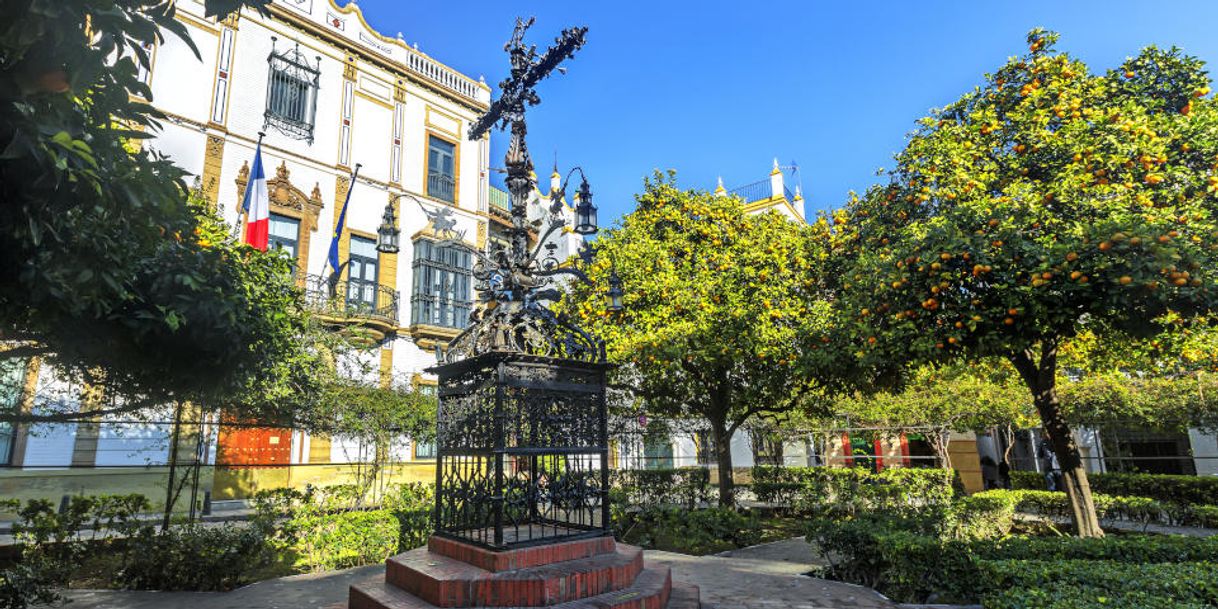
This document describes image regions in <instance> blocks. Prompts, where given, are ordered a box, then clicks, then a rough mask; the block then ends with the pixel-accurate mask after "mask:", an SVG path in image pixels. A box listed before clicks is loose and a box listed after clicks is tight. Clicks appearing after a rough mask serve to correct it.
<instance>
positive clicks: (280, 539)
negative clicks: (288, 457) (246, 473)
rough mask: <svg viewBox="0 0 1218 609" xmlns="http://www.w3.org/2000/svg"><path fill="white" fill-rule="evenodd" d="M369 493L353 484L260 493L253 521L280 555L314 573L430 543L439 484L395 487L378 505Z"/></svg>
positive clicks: (367, 561)
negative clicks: (435, 486) (432, 512)
mask: <svg viewBox="0 0 1218 609" xmlns="http://www.w3.org/2000/svg"><path fill="white" fill-rule="evenodd" d="M365 491H366V489H364V488H363V487H360V486H358V485H353V484H345V485H334V486H329V487H324V488H310V489H308V490H307V491H304V492H302V491H297V490H294V489H275V490H267V491H260V492H259V493H257V494H256V495H255V496H254V501H253V507H254V511H255V512H254V516H253V521H254V523H255V526H256V527H257V528H259V529H260V530H263V531H266V532H267V535H268V536H269V537H270V542H271V544H272V545H273V547H274V548H275V550H276V551H277V552H279V553H280V554H281V555H282V556H284V557H285V558H286V559H287V560H290V561H291V562H292V563H293V564H294V565H295V566H296V567H298V568H301V569H306V570H309V571H314V572H317V571H324V570H329V569H340V568H345V567H353V566H358V565H364V564H369V563H375V562H379V561H382V560H384V559H385V558H388V557H389V556H391V555H392V554H394V553H397V552H400V551H405V550H409V549H413V548H416V547H419V546H421V545H423V544H424V543H426V541H427V537H428V536H429V535H430V534H431V526H432V522H431V510H432V507H433V501H434V497H435V489H434V486H433V485H429V484H420V483H410V484H402V485H395V486H393V487H390V488H389V489H388V491H387V492H386V493H384V495H383V496H381V497H379V498H374V500H369V498H368V497H367V495H366V492H365Z"/></svg>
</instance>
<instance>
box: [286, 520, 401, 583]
mask: <svg viewBox="0 0 1218 609" xmlns="http://www.w3.org/2000/svg"><path fill="white" fill-rule="evenodd" d="M292 520H293V523H292V526H293V528H295V529H296V530H298V531H300V534H299V535H298V536H297V538H296V543H295V544H294V545H293V546H292V551H293V552H294V553H295V555H296V565H297V566H298V567H303V568H307V569H309V570H310V571H314V572H317V571H328V570H332V569H344V568H347V567H355V566H359V565H366V564H371V563H377V562H381V561H383V560H385V559H386V558H389V557H390V556H392V555H393V554H394V553H395V552H396V551H397V549H398V543H399V524H400V523H399V520H398V518H397V516H396V515H394V513H393V512H390V511H389V510H372V511H368V512H336V513H325V512H315V511H311V510H310V511H303V512H300V513H297V514H296V515H295V516H294V517H293V519H292Z"/></svg>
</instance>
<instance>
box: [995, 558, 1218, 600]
mask: <svg viewBox="0 0 1218 609" xmlns="http://www.w3.org/2000/svg"><path fill="white" fill-rule="evenodd" d="M980 564H981V572H982V581H985V582H987V583H988V584H989V585H990V586H991V589H992V590H995V591H998V590H1006V592H1001V593H1000V592H994V593H991V594H987V595H986V596H985V598H984V604H985V606H986V607H1004V608H1005V607H1010V608H1016V607H1020V608H1025V607H1075V606H1078V604H1077V603H1079V602H1086V599H1092V600H1091V601H1090V604H1091V606H1096V605H1097V601H1098V599H1101V598H1107V597H1116V598H1119V599H1122V603H1124V602H1131V603H1132V604H1119V605H1118V604H1113V603H1112V602H1111V600H1109V603H1108V604H1106V605H1105V606H1109V607H1111V606H1117V607H1145V606H1148V605H1146V604H1142V601H1151V600H1152V599H1160V600H1159V601H1154V602H1155V603H1156V604H1157V606H1161V607H1178V606H1181V605H1192V606H1202V607H1212V606H1214V605H1215V604H1218V565H1216V564H1214V563H1208V562H1189V563H1175V564H1172V563H1150V564H1139V563H1129V562H1116V561H1107V560H998V561H981V563H980ZM1032 590H1035V591H1037V593H1036V595H1035V597H1033V598H1036V599H1038V600H1034V601H1031V602H1029V600H1028V594H1026V593H1027V592H1028V591H1032ZM1020 591H1022V592H1025V594H1023V595H1021V594H1018V592H1020ZM1166 599H1170V600H1171V601H1172V604H1162V600H1166Z"/></svg>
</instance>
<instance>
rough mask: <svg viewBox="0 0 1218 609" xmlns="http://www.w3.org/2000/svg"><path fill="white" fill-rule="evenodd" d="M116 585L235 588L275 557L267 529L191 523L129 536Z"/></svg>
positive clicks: (146, 529)
mask: <svg viewBox="0 0 1218 609" xmlns="http://www.w3.org/2000/svg"><path fill="white" fill-rule="evenodd" d="M125 549H126V551H125V553H124V560H123V566H122V568H121V569H120V570H119V571H118V573H117V574H116V576H115V583H116V584H117V585H119V586H121V587H123V588H131V589H139V590H231V589H232V588H236V587H237V586H240V585H242V584H245V583H249V581H250V575H251V573H253V572H254V571H255V570H257V569H258V568H260V567H262V566H264V565H266V564H268V563H269V562H270V561H271V559H272V552H271V548H270V546H269V545H268V544H267V543H266V539H265V531H263V530H261V529H259V528H257V527H250V526H242V525H227V524H226V525H222V526H204V525H201V524H189V525H182V526H174V527H170V528H169V530H167V531H163V532H158V531H156V530H154V529H153V528H152V527H146V528H144V529H142V530H141V532H140V534H138V535H135V536H134V537H131V538H128V539H127V540H126V544H125Z"/></svg>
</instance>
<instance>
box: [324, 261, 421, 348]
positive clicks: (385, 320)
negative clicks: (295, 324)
mask: <svg viewBox="0 0 1218 609" xmlns="http://www.w3.org/2000/svg"><path fill="white" fill-rule="evenodd" d="M399 302H400V297H399V294H398V291H397V290H391V289H389V288H387V287H385V286H383V285H380V284H378V283H376V282H372V281H366V280H361V279H337V280H331V278H330V277H329V276H326V275H308V276H307V277H306V278H305V304H306V305H307V306H308V308H309V309H310V310H312V311H313V312H314V313H316V314H317V315H318V316H319V317H320V318H321V319H322V321H324V322H326V323H329V324H333V325H341V326H359V327H362V328H364V329H366V330H367V331H368V333H369V334H370V335H371V338H372V339H374V340H381V339H383V338H384V337H385V336H387V335H389V334H392V333H394V332H396V331H397V328H398V304H399Z"/></svg>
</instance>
